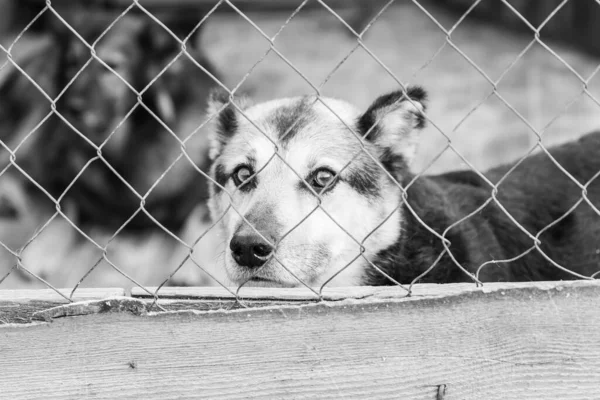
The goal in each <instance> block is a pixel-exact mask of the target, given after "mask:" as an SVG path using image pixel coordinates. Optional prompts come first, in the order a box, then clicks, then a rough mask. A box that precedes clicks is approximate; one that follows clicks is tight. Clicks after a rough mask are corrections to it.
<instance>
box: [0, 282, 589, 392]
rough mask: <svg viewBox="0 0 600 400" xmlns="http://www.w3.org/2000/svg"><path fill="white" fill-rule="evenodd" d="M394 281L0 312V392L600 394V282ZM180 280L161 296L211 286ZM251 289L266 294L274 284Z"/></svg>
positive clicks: (197, 293) (197, 291) (194, 292)
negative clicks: (80, 310) (183, 305)
mask: <svg viewBox="0 0 600 400" xmlns="http://www.w3.org/2000/svg"><path fill="white" fill-rule="evenodd" d="M169 290H171V289H169ZM393 290H394V289H393V288H351V289H335V292H337V294H336V295H335V297H333V296H332V299H331V300H328V301H324V302H320V303H316V304H315V303H312V302H305V303H302V302H301V303H297V302H298V300H297V299H296V300H294V301H296V303H294V304H288V305H285V306H276V307H259V308H252V309H239V310H233V311H205V312H199V311H177V312H160V313H156V312H144V311H143V309H139V310H138V311H137V312H133V313H132V312H131V309H127V310H125V311H128V312H125V313H121V312H114V313H97V314H93V315H87V316H80V317H69V318H54V319H50V320H51V321H52V322H48V323H37V324H22V325H10V326H8V325H7V326H0V354H2V357H0V371H2V374H0V393H2V395H1V396H0V397H2V398H7V399H39V398H44V399H87V398H94V399H116V398H128V399H129V398H131V399H135V398H140V399H198V398H206V399H215V398H219V399H247V398H257V399H258V398H260V399H262V398H278V399H302V398H320V399H338V398H354V399H365V398H382V399H429V400H434V399H445V400H449V399H508V400H511V399H567V400H570V399H595V398H599V397H600V396H599V394H598V390H599V389H598V383H599V382H600V336H599V335H600V334H599V332H600V284H599V283H598V282H556V283H526V284H494V285H486V286H485V287H484V288H483V289H482V288H475V287H474V286H473V285H468V287H467V286H464V285H423V286H416V287H415V293H416V292H419V291H421V290H422V292H421V293H422V294H420V295H419V296H417V295H416V294H415V295H414V296H411V297H409V298H407V297H405V295H404V294H402V295H400V294H399V293H400V292H398V293H392V291H393ZM165 291H167V290H166V289H165ZM177 291H178V290H172V295H171V297H170V298H165V299H164V300H163V301H164V302H165V303H164V305H167V304H168V302H170V301H180V300H182V299H183V297H185V298H186V301H188V302H190V303H191V302H194V301H196V302H202V301H204V300H205V298H206V297H207V296H204V298H203V297H202V294H201V292H202V291H203V290H200V289H186V290H185V291H184V292H186V293H185V296H180V297H181V299H179V298H177V296H176V293H175V292H177ZM208 291H209V292H210V291H213V292H214V289H209V290H208ZM344 291H345V292H346V293H347V296H345V295H344ZM252 292H253V295H254V296H256V298H257V299H258V298H262V297H265V296H267V293H268V292H269V290H268V289H252ZM260 292H262V293H260ZM292 292H293V291H292ZM427 292H429V293H432V295H427ZM357 293H358V294H357ZM369 293H370V294H369ZM292 294H294V293H292ZM294 295H295V296H296V298H298V297H300V296H299V295H298V294H297V293H296V294H294ZM261 296H262V297H261ZM165 297H168V296H165ZM114 299H115V300H112V301H123V302H134V303H135V302H137V303H143V302H146V301H150V299H143V298H138V299H131V298H122V297H116V298H114ZM213 299H214V298H213ZM90 303H93V301H92V302H90ZM63 315H66V314H63ZM443 388H445V394H441V393H442V392H443V391H444V389H443Z"/></svg>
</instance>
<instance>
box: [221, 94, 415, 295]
mask: <svg viewBox="0 0 600 400" xmlns="http://www.w3.org/2000/svg"><path fill="white" fill-rule="evenodd" d="M425 100H426V94H425V91H424V90H423V89H421V88H419V87H412V88H408V90H407V91H405V92H404V91H397V92H393V93H390V94H387V95H384V96H381V97H379V98H378V99H376V100H375V102H373V104H372V105H371V106H370V107H369V108H368V109H367V110H366V111H364V112H361V111H359V110H357V109H356V108H355V107H353V106H352V105H350V104H348V103H345V102H342V101H339V100H334V99H329V98H323V99H316V98H314V97H299V98H290V99H280V100H273V101H270V102H266V103H262V104H258V105H254V106H244V105H240V104H239V102H237V100H232V101H230V99H229V98H228V96H227V95H223V94H216V95H214V96H213V100H212V103H211V111H212V112H213V113H217V114H218V115H217V116H216V117H215V119H214V121H215V129H214V132H213V133H214V135H213V138H212V148H211V158H212V159H213V165H212V169H211V177H212V179H213V180H214V181H215V182H216V184H214V185H212V191H211V198H210V201H209V206H210V209H211V213H212V217H213V219H214V220H215V221H218V225H219V227H220V228H219V229H220V235H221V236H222V239H223V240H224V241H225V251H224V254H223V257H224V264H225V268H226V271H227V274H228V276H229V277H230V278H231V280H232V281H233V282H234V283H236V284H242V283H245V282H247V281H250V283H252V284H253V285H267V286H298V285H300V284H301V283H300V282H299V280H301V281H302V282H304V283H305V284H307V285H311V286H314V285H320V284H323V283H325V282H328V281H329V280H330V279H331V278H332V277H333V279H332V280H331V283H332V284H337V285H345V286H350V285H358V284H360V283H361V282H362V281H363V279H362V278H363V273H364V267H365V266H366V264H367V263H368V261H367V259H370V258H373V257H374V256H375V255H376V254H377V253H378V252H380V251H381V250H383V249H385V248H387V247H389V246H391V245H392V244H394V243H395V242H396V241H397V240H398V238H399V235H400V224H401V218H402V215H401V214H402V212H401V208H400V201H401V189H400V186H399V185H398V183H397V182H399V181H400V180H401V178H402V176H403V175H404V174H406V172H407V168H408V167H407V166H408V165H409V163H410V161H411V160H412V158H413V156H414V154H415V152H416V146H417V140H418V137H417V132H418V130H420V129H421V128H422V127H423V126H424V116H423V110H424V108H425ZM392 178H393V179H392ZM340 271H341V272H340Z"/></svg>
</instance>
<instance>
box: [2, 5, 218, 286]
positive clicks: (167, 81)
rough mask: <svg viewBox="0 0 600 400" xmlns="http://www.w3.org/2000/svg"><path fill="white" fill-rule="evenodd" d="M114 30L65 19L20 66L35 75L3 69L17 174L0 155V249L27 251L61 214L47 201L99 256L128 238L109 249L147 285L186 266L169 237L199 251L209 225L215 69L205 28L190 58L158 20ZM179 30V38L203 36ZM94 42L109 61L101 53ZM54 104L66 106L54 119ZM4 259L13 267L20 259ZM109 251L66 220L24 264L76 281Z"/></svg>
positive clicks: (95, 20)
mask: <svg viewBox="0 0 600 400" xmlns="http://www.w3.org/2000/svg"><path fill="white" fill-rule="evenodd" d="M113 20H114V16H113V17H112V18H102V17H101V16H99V15H95V14H94V15H90V14H87V15H85V16H82V17H81V18H73V20H72V21H69V23H70V25H71V27H72V28H73V29H74V31H75V32H77V35H76V34H74V33H73V31H71V30H70V29H68V28H67V27H65V26H64V24H62V23H61V22H60V21H57V22H56V24H52V25H51V26H50V32H51V33H50V34H49V35H45V36H44V37H43V38H41V39H40V40H38V41H37V44H36V48H35V49H34V50H32V51H30V52H29V53H28V54H27V55H26V56H24V57H22V58H21V59H20V60H16V63H17V64H18V65H19V67H20V69H22V70H23V71H24V72H25V74H23V73H22V72H21V71H20V70H19V69H18V68H15V67H13V66H12V65H8V66H7V67H5V68H4V69H3V70H2V72H1V75H0V139H1V140H2V142H3V143H5V145H6V147H7V148H9V149H11V151H13V152H14V163H15V164H16V165H18V167H19V168H16V167H15V166H14V165H12V164H11V162H10V160H11V154H10V152H9V151H8V150H7V149H6V148H5V149H3V151H2V153H1V154H0V163H1V165H0V168H3V169H4V171H5V172H4V174H3V175H2V176H0V197H1V199H0V200H1V201H0V208H1V210H0V218H1V221H0V228H1V229H0V234H1V237H0V241H2V242H3V243H5V244H6V245H7V247H8V248H10V249H11V250H13V251H17V250H18V249H19V248H21V247H22V246H23V245H25V244H26V243H27V241H28V240H29V239H30V238H31V237H32V236H33V235H34V234H35V232H36V231H37V230H39V228H41V227H42V226H44V224H45V223H46V222H47V221H48V219H49V218H50V217H52V215H53V214H54V213H55V207H56V206H55V204H54V202H53V201H52V200H50V198H49V196H48V195H50V196H52V197H53V198H54V199H60V203H59V204H60V207H61V210H62V211H63V212H64V213H65V214H66V215H67V217H68V218H69V220H70V221H71V222H72V223H73V224H74V225H76V226H77V227H79V228H81V230H82V233H84V234H85V235H89V236H90V237H91V238H93V239H94V240H95V241H96V242H97V243H99V244H100V245H101V246H103V245H104V244H106V243H107V240H109V239H110V237H111V236H113V234H114V233H115V232H117V231H118V232H119V234H118V235H117V236H116V238H115V239H114V241H113V242H111V246H110V247H109V252H108V257H109V259H110V260H111V261H112V262H114V264H115V265H118V266H121V267H123V268H124V269H125V270H127V271H133V270H136V269H144V270H145V271H143V272H138V274H137V276H138V279H142V280H144V277H146V278H147V275H148V274H158V276H161V277H166V276H168V271H169V267H172V268H171V270H172V269H174V268H175V267H177V265H178V263H179V262H181V261H182V260H183V258H184V256H183V255H178V256H177V257H175V254H176V253H177V252H178V251H180V252H181V254H185V252H186V249H185V246H182V245H177V240H175V239H173V238H172V237H171V236H170V235H169V234H168V233H167V232H166V231H169V232H172V233H173V234H174V235H177V236H178V237H180V238H182V239H184V241H185V242H186V243H188V244H192V243H193V242H194V240H195V239H196V237H197V236H199V235H200V234H201V233H202V232H203V230H204V229H202V226H204V225H206V226H205V227H206V228H207V227H208V225H207V224H208V213H207V211H206V207H205V206H204V204H205V201H206V198H207V194H208V186H207V181H206V179H205V178H204V176H203V175H202V174H201V173H200V172H199V170H207V168H208V157H207V151H208V148H207V146H208V143H207V139H206V129H205V128H204V127H203V124H204V123H205V120H206V118H207V116H206V114H205V113H204V110H206V108H207V107H206V105H207V98H208V93H209V91H210V89H211V88H212V87H214V86H215V85H216V83H215V82H214V80H213V78H212V77H211V75H212V76H215V75H216V73H215V71H214V68H213V67H212V66H211V64H210V62H209V60H208V59H207V58H206V57H205V56H204V54H203V53H202V51H201V50H200V49H199V48H198V46H197V37H196V34H197V32H196V33H194V34H193V35H192V36H191V37H190V38H189V40H188V42H187V43H186V50H187V52H188V54H189V55H190V56H189V57H188V55H186V54H180V53H182V46H181V43H180V42H179V40H177V39H175V38H174V37H173V36H171V34H170V33H169V32H167V31H166V30H165V29H164V28H163V27H162V26H160V25H159V24H158V23H157V22H155V21H153V20H151V19H150V18H149V17H146V16H143V15H129V14H128V15H125V16H124V17H122V18H120V19H119V20H118V21H117V22H116V23H115V24H114V25H113V26H112V27H111V28H110V29H108V30H106V29H107V27H108V26H109V24H110V23H111V22H112V21H113ZM172 25H173V26H174V27H175V28H174V30H173V33H174V34H175V35H176V36H177V37H178V38H180V39H183V38H185V37H186V36H187V35H188V34H190V33H191V32H192V30H193V28H194V25H191V24H185V23H177V24H172ZM90 45H93V48H94V50H95V54H96V55H97V57H98V58H99V59H100V60H102V62H100V61H98V60H97V59H95V58H94V57H92V55H91V50H90V47H89V46H90ZM178 55H179V57H178V58H176V57H177V56H178ZM198 65H200V66H202V68H199V67H198ZM26 75H28V76H29V77H30V78H31V79H32V80H33V81H34V82H35V84H34V83H33V82H32V81H30V78H28V77H27V76H26ZM36 86H39V88H41V89H42V90H43V91H44V92H45V94H43V93H42V91H40V90H39V89H38V88H37V87H36ZM65 88H66V90H65ZM136 92H137V93H136ZM138 94H139V98H140V99H141V101H142V102H143V104H141V103H140V102H138ZM46 95H47V96H48V97H49V98H50V99H57V100H56V111H57V113H52V112H51V111H52V107H51V102H50V100H49V99H48V98H46ZM57 96H58V97H57ZM182 141H185V144H184V146H185V151H186V153H187V156H186V155H182V147H183V145H182ZM100 155H101V157H102V159H103V160H102V159H101V158H100V157H99V156H100ZM22 172H24V173H25V174H26V175H28V176H29V178H31V179H29V178H27V177H26V176H25V175H24V174H23V173H22ZM32 180H33V181H34V182H35V183H34V182H32ZM142 197H143V200H142ZM142 203H143V204H144V209H145V210H146V212H147V214H148V215H149V216H151V217H149V216H148V215H146V213H145V212H144V211H143V210H141V209H140V205H141V204H142ZM163 229H164V230H163ZM16 232H18V233H16ZM204 242H207V240H204V241H203V243H204ZM207 245H208V246H209V247H214V244H207ZM61 249H62V250H61ZM5 253H6V257H4V258H5V259H4V260H3V263H4V264H5V266H4V268H3V270H7V269H9V268H10V266H11V265H13V264H14V262H15V260H14V257H12V256H11V255H10V254H9V252H8V251H6V252H5ZM59 254H60V255H59ZM101 255H102V251H101V250H99V249H98V248H97V247H96V246H94V245H93V244H91V243H90V242H89V241H87V240H86V239H84V235H82V234H81V232H77V230H76V229H75V228H74V227H73V225H72V224H71V223H70V222H69V221H67V220H65V219H64V218H62V216H56V217H55V218H54V219H53V220H52V221H51V222H50V223H49V224H48V226H47V227H45V229H44V230H43V231H42V233H41V234H40V235H39V236H37V237H36V239H35V240H34V241H32V242H31V243H30V244H28V247H27V248H26V249H25V251H24V252H23V265H24V266H25V267H27V268H28V269H30V270H32V271H33V272H35V273H36V274H38V275H40V276H42V277H50V276H51V277H52V280H53V281H56V282H57V284H59V285H63V286H64V285H72V284H73V283H75V282H76V281H75V282H74V279H76V278H75V277H76V276H78V277H79V278H80V277H81V276H82V271H84V272H85V270H87V269H89V268H91V267H92V266H93V265H94V263H95V261H93V260H99V259H100V256H101ZM53 257H54V258H55V261H54V262H53V261H52V258H53ZM173 257H175V258H178V260H177V262H176V263H175V264H174V263H173V262H171V261H170V260H171V259H172V258H173ZM136 260H137V261H136ZM161 264H162V265H161ZM153 269H158V270H156V271H153ZM188 270H189V268H188ZM191 270H192V271H194V272H193V273H192V274H191V275H190V274H188V275H189V276H186V277H184V278H179V276H180V275H178V276H177V277H176V279H179V282H180V283H184V284H207V283H206V282H202V280H203V279H204V278H203V277H202V276H200V275H198V273H197V272H199V271H200V270H199V269H198V268H192V269H191ZM104 272H106V271H104ZM105 275H106V274H105ZM134 275H136V274H135V273H134ZM181 275H183V272H182V274H181ZM108 276H110V274H108ZM140 276H141V278H140ZM51 283H52V282H51ZM156 283H160V282H158V281H157V282H156ZM94 284H110V279H109V280H108V282H105V279H103V280H102V282H98V281H95V282H94ZM125 284H126V282H125Z"/></svg>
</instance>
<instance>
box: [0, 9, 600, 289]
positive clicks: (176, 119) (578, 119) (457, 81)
mask: <svg viewBox="0 0 600 400" xmlns="http://www.w3.org/2000/svg"><path fill="white" fill-rule="evenodd" d="M139 3H140V4H141V5H142V6H143V8H141V7H138V6H137V5H134V4H132V2H131V1H126V0H113V1H110V0H102V1H85V2H84V1H73V0H68V1H65V0H63V1H59V0H56V1H53V2H52V7H51V8H48V7H47V6H46V4H45V2H44V1H34V0H19V1H16V0H0V37H1V40H0V43H1V44H2V46H3V48H2V51H1V52H0V68H1V69H0V140H2V148H1V149H0V163H1V165H0V168H2V170H1V171H2V174H1V175H0V241H1V242H2V243H3V246H0V289H9V288H17V287H44V286H46V284H47V283H48V284H51V285H53V286H55V287H73V286H74V285H76V284H78V283H81V285H83V286H88V287H90V286H119V287H131V286H134V285H146V286H157V285H161V284H167V285H214V284H217V283H216V281H215V280H214V279H213V277H214V278H217V280H219V281H221V282H223V283H226V278H225V277H224V276H223V275H222V271H220V269H219V268H215V267H214V265H215V264H217V263H218V262H219V251H217V252H216V255H215V251H214V250H215V249H218V248H219V246H221V245H222V243H221V241H220V240H219V238H218V237H217V236H216V235H215V234H214V233H213V231H212V230H210V227H211V224H212V223H211V222H210V220H209V218H208V216H207V211H206V206H205V204H204V202H205V199H206V195H207V181H206V179H205V177H204V175H203V174H202V173H201V172H200V171H207V168H208V165H209V163H208V160H207V156H206V151H207V147H206V145H207V142H206V134H207V126H206V125H205V122H206V120H207V118H208V116H207V115H205V107H206V99H207V94H208V92H209V91H210V90H211V88H213V87H216V86H220V84H219V83H218V82H221V83H222V84H223V85H225V86H226V87H227V88H229V89H233V88H236V93H240V94H245V95H248V96H250V97H252V98H253V99H254V100H255V101H263V100H268V99H272V98H275V97H286V96H295V95H303V94H314V93H315V88H319V90H320V92H321V94H322V95H324V96H329V97H337V98H341V99H343V100H346V101H349V102H351V103H354V104H356V105H357V106H359V107H364V108H366V107H367V106H368V105H369V104H370V102H372V100H373V99H375V98H376V97H377V96H378V95H380V94H382V93H384V92H388V91H391V90H394V89H396V88H398V86H399V82H401V83H402V84H420V85H423V86H424V87H425V88H426V89H427V90H428V92H429V93H430V107H429V111H428V114H427V115H428V118H429V119H430V121H431V123H430V124H429V126H428V127H427V128H426V129H425V131H424V132H423V136H422V139H421V142H420V149H419V153H418V157H417V160H416V162H415V165H414V171H415V172H422V173H425V174H433V173H440V172H444V171H448V170H453V169H464V168H471V167H472V168H476V169H478V170H480V171H485V170H486V169H487V168H490V167H492V166H495V165H498V164H501V163H505V162H510V161H513V160H517V159H519V158H520V157H523V156H524V155H525V154H527V153H528V152H529V150H530V149H532V148H533V147H534V146H535V145H536V143H537V136H536V132H538V133H540V134H541V135H542V138H543V143H544V145H546V146H552V145H555V144H560V143H562V142H566V141H569V140H572V139H574V138H577V137H579V136H581V135H583V134H585V133H588V132H590V131H592V130H596V129H598V127H599V126H600V102H599V99H600V78H599V77H598V76H597V75H599V73H597V72H598V70H599V69H600V41H598V40H597V38H599V37H600V4H599V3H598V2H597V1H594V0H577V1H574V0H572V1H570V2H568V1H567V2H565V1H558V0H547V1H542V0H537V1H534V0H528V1H525V0H523V1H517V0H513V1H500V0H483V1H471V0H437V1H434V0H423V1H418V2H417V1H407V0H398V1H395V2H388V1H379V0H373V1H368V0H364V1H360V0H353V1H333V0H329V1H316V0H311V1H304V2H302V1H300V0H279V1H275V0H258V1H248V0H246V1H242V0H239V1H229V2H217V1H215V0H213V1H201V0H180V1H177V0H171V1H161V0H147V1H143V0H142V1H140V2H139ZM300 5H303V6H302V7H301V8H299V6H300ZM298 8H299V9H298ZM118 17H119V18H118ZM115 20H116V22H115ZM201 21H202V23H201V24H199V23H200V22H201ZM373 21H374V22H373ZM164 27H168V28H169V29H170V30H171V31H172V32H173V34H174V35H175V36H176V37H178V38H179V39H185V38H187V39H188V41H187V42H186V49H187V53H188V54H189V55H186V54H181V43H180V42H179V41H178V40H177V39H175V37H173V36H172V35H170V34H169V33H167V32H166V30H165V29H164ZM357 34H358V35H360V40H359V39H358V36H357ZM536 37H537V38H538V39H539V40H536ZM269 38H271V39H273V38H274V39H273V42H272V43H273V46H272V45H271V41H270V40H269ZM84 41H85V42H86V43H88V44H89V45H92V44H93V45H94V51H95V53H96V55H97V57H98V58H99V59H100V60H102V62H100V61H98V59H95V58H94V57H92V56H91V51H90V47H88V46H87V45H85V44H84ZM9 54H10V57H9ZM9 58H10V59H11V60H9ZM117 75H118V76H117ZM157 76H158V78H157ZM65 88H66V89H65ZM138 97H139V98H141V100H142V103H143V105H142V104H140V103H139V102H138ZM51 100H55V101H54V103H53V102H52V101H51ZM54 108H55V109H56V112H53V109H54ZM182 141H183V142H185V148H186V153H187V154H185V155H182V152H181V144H182ZM450 145H451V148H450V147H449V146H450ZM95 146H97V147H95ZM98 147H99V148H100V152H99V151H98ZM99 153H100V154H101V156H102V157H100V156H99ZM465 160H466V161H468V163H467V162H465ZM469 164H470V165H469ZM82 171H83V172H82ZM156 182H158V183H156ZM134 192H137V193H138V194H139V196H138V195H136V194H134ZM141 197H143V198H144V204H145V205H144V209H145V210H141V209H140V201H141ZM57 204H59V205H60V213H59V212H57ZM132 215H134V216H133V217H132ZM206 231H208V233H207V234H206V235H204V232H206ZM32 239H33V240H32ZM198 240H199V241H198ZM191 248H193V249H194V252H193V254H192V257H191V258H188V257H187V255H189V253H190V249H191ZM199 267H202V269H201V268H199ZM203 269H204V270H205V271H206V272H205V271H204V270H203ZM90 271H91V272H90ZM174 271H177V272H176V273H175V274H174V275H173V272H174ZM207 272H208V274H207ZM209 274H211V275H212V276H213V277H211V276H210V275H209Z"/></svg>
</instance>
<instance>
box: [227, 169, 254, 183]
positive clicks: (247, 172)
mask: <svg viewBox="0 0 600 400" xmlns="http://www.w3.org/2000/svg"><path fill="white" fill-rule="evenodd" d="M253 174H254V173H253V172H252V170H251V169H250V168H249V167H247V166H245V165H242V166H239V167H237V168H236V170H235V171H233V175H232V176H233V183H235V186H240V185H241V184H242V183H244V181H246V180H247V179H248V178H250V177H251V176H252V175H253Z"/></svg>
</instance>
